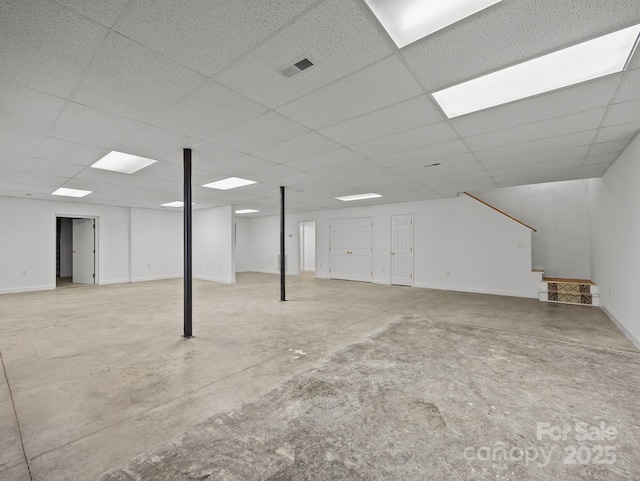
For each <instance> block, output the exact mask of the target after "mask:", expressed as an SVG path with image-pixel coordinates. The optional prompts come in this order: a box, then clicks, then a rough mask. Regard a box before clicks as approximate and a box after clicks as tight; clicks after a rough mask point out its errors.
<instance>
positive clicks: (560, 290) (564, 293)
mask: <svg viewBox="0 0 640 481" xmlns="http://www.w3.org/2000/svg"><path fill="white" fill-rule="evenodd" d="M538 299H539V300H541V301H545V302H558V303H561V304H580V305H582V306H598V305H599V304H600V293H599V292H598V285H597V284H596V283H595V282H592V281H590V280H588V279H564V278H560V277H543V278H542V282H541V283H540V291H539V294H538Z"/></svg>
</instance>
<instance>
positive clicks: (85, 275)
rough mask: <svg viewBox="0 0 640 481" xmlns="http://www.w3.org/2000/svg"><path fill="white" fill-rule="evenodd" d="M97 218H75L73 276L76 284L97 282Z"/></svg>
mask: <svg viewBox="0 0 640 481" xmlns="http://www.w3.org/2000/svg"><path fill="white" fill-rule="evenodd" d="M94 275H95V220H93V219H73V278H72V280H71V282H73V283H75V284H94V283H95V277H94Z"/></svg>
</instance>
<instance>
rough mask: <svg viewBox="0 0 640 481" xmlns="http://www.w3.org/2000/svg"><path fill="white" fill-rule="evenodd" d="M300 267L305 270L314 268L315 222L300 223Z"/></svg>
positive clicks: (313, 269)
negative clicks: (301, 256)
mask: <svg viewBox="0 0 640 481" xmlns="http://www.w3.org/2000/svg"><path fill="white" fill-rule="evenodd" d="M302 254H303V258H302V264H303V265H302V268H303V269H304V270H305V271H315V270H316V223H315V222H304V223H303V224H302Z"/></svg>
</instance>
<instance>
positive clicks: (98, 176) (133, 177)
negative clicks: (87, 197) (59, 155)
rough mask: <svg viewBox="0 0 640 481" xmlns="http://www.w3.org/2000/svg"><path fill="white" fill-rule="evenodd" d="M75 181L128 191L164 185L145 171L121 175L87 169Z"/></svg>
mask: <svg viewBox="0 0 640 481" xmlns="http://www.w3.org/2000/svg"><path fill="white" fill-rule="evenodd" d="M74 179H75V180H85V181H89V182H98V183H102V184H114V185H118V186H121V187H124V188H128V189H150V188H154V187H157V186H159V185H161V184H162V183H163V181H161V180H159V179H155V178H150V177H147V176H145V175H144V169H143V170H140V171H138V172H137V173H135V174H121V173H119V172H111V171H108V170H102V169H92V168H87V169H84V170H83V171H82V172H80V173H79V174H78V175H76V176H75V177H74ZM89 190H94V189H89Z"/></svg>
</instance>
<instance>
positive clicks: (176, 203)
mask: <svg viewBox="0 0 640 481" xmlns="http://www.w3.org/2000/svg"><path fill="white" fill-rule="evenodd" d="M183 205H184V202H182V201H181V200H176V201H174V202H167V203H166V204H162V207H182V206H183Z"/></svg>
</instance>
